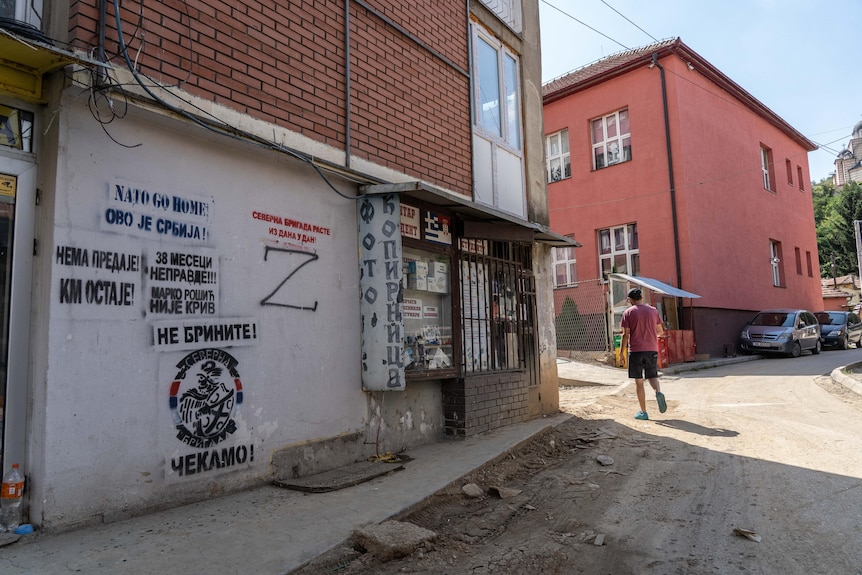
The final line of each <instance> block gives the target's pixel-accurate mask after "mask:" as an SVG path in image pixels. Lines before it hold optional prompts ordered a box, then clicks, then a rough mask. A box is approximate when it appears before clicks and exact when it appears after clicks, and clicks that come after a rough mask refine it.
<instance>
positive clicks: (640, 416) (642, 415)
mask: <svg viewBox="0 0 862 575" xmlns="http://www.w3.org/2000/svg"><path fill="white" fill-rule="evenodd" d="M635 419H649V415H647V413H646V411H638V412H637V413H635Z"/></svg>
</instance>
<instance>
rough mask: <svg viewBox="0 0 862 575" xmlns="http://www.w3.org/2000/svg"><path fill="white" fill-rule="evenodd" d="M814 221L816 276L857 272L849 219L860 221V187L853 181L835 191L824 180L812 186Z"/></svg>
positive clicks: (861, 187) (861, 199)
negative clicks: (816, 259) (817, 263)
mask: <svg viewBox="0 0 862 575" xmlns="http://www.w3.org/2000/svg"><path fill="white" fill-rule="evenodd" d="M812 195H813V199H814V224H815V226H816V227H817V250H818V252H819V253H820V277H832V274H833V269H832V266H833V264H834V266H835V268H834V273H835V275H836V276H842V275H846V274H850V273H854V274H858V273H859V264H858V262H857V259H856V232H855V231H854V229H853V222H854V221H856V220H862V186H860V185H859V184H857V183H856V182H850V183H848V184H845V185H844V186H843V187H842V188H841V190H840V191H839V190H836V189H835V187H834V186H833V185H832V183H831V182H830V181H828V180H824V181H823V182H820V183H819V184H816V185H815V186H814V188H813V193H812Z"/></svg>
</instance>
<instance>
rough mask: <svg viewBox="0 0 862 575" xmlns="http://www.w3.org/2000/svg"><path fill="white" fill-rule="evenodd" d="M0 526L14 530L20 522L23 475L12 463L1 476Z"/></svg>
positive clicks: (16, 465) (15, 464)
mask: <svg viewBox="0 0 862 575" xmlns="http://www.w3.org/2000/svg"><path fill="white" fill-rule="evenodd" d="M0 489H2V490H0V527H3V528H5V529H6V530H8V531H14V530H15V528H16V527H18V526H19V525H20V524H21V502H22V500H23V498H24V476H23V475H21V472H20V471H19V470H18V464H17V463H13V464H12V469H10V470H9V472H8V473H6V475H4V476H3V485H2V488H0Z"/></svg>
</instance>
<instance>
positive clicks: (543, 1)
mask: <svg viewBox="0 0 862 575" xmlns="http://www.w3.org/2000/svg"><path fill="white" fill-rule="evenodd" d="M541 1H542V4H545V5H546V6H550V7H551V8H553V9H554V10H556V11H557V12H559V13H560V14H562V15H563V16H567V17H569V18H571V19H572V20H574V21H575V22H577V23H578V24H580V25H581V26H585V27H587V28H589V29H590V30H592V31H593V32H595V33H596V34H599V35H600V36H604V37H605V38H607V39H608V40H610V41H611V42H613V43H615V44H619V45H620V46H622V47H623V48H625V49H626V50H631V48H629V47H628V46H626V45H625V44H623V43H622V42H620V41H618V40H614V39H613V38H611V37H610V36H608V35H607V34H605V33H604V32H599V31H598V30H596V29H595V28H593V27H592V26H590V25H589V24H587V23H586V22H581V21H580V20H578V19H577V18H575V17H574V16H572V15H571V14H569V13H567V12H564V11H563V10H561V9H559V8H557V7H556V6H554V5H553V4H551V3H550V2H548V0H541Z"/></svg>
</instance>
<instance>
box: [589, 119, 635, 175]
mask: <svg viewBox="0 0 862 575" xmlns="http://www.w3.org/2000/svg"><path fill="white" fill-rule="evenodd" d="M590 132H591V134H592V140H593V169H594V170H598V169H600V168H604V167H607V166H612V165H614V164H619V163H620V162H628V161H629V160H631V159H632V138H631V134H630V133H629V111H628V110H620V111H619V112H614V113H613V114H610V115H607V116H605V117H604V118H597V119H595V120H593V121H591V122H590Z"/></svg>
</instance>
